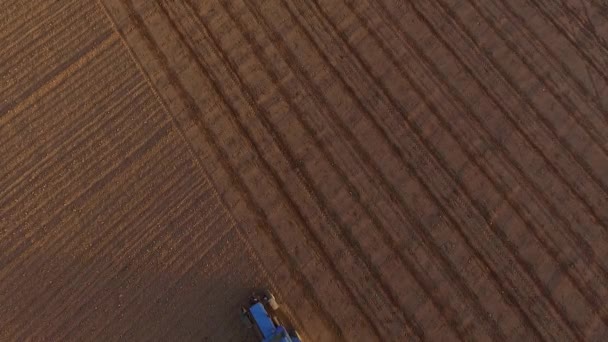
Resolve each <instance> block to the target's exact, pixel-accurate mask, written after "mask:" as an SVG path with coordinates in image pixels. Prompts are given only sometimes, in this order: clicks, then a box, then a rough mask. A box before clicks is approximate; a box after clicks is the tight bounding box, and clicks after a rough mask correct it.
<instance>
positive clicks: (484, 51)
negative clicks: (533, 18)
mask: <svg viewBox="0 0 608 342" xmlns="http://www.w3.org/2000/svg"><path fill="white" fill-rule="evenodd" d="M438 3H441V2H438ZM442 6H443V5H442ZM444 12H445V13H448V14H450V13H451V14H452V15H453V14H454V13H453V11H452V10H451V9H445V7H444ZM452 19H453V21H454V23H456V25H457V28H458V29H460V30H461V31H462V32H465V35H466V36H467V37H468V40H470V42H471V43H472V44H473V48H474V49H475V50H476V51H477V52H479V55H481V56H484V58H485V60H486V61H487V62H488V63H490V64H491V65H492V68H493V69H494V70H495V71H497V72H498V73H499V75H500V79H502V80H503V81H505V82H506V83H507V84H508V85H509V87H511V88H512V89H513V90H514V91H517V93H518V94H519V93H521V91H520V90H517V89H518V87H517V86H516V85H515V84H514V82H513V80H511V79H510V78H509V77H508V76H507V73H506V71H505V70H504V69H503V68H502V67H500V66H499V65H497V64H496V63H495V61H494V60H493V58H492V57H491V56H490V52H489V51H488V50H487V49H483V48H481V47H480V46H479V42H477V41H476V40H475V38H473V37H474V35H472V33H471V32H470V30H469V29H467V28H466V27H465V26H464V24H463V23H462V21H461V20H460V19H459V18H458V17H457V16H452ZM522 97H523V98H522ZM493 98H494V97H493ZM519 98H522V99H523V100H524V102H525V104H526V105H527V106H528V108H530V109H532V110H535V107H532V106H533V105H532V104H531V103H530V100H529V98H527V97H524V96H523V95H519ZM494 102H495V103H496V104H497V105H499V100H498V99H496V100H494ZM502 108H504V107H502ZM504 113H505V118H507V119H508V120H509V122H510V123H511V124H512V125H513V126H514V127H515V128H516V129H518V131H519V134H521V135H522V137H523V138H524V139H526V142H527V143H528V144H529V145H530V146H531V147H532V148H533V149H534V151H535V152H536V153H537V154H538V155H539V156H540V157H541V158H543V160H544V162H545V163H546V164H547V166H548V167H549V168H551V171H552V173H554V174H555V175H556V176H557V177H559V178H560V181H561V182H562V183H563V184H564V185H565V186H567V187H568V188H569V189H568V190H569V191H570V192H571V193H572V194H573V195H574V196H576V197H577V199H578V200H579V202H580V203H581V204H582V205H584V206H585V207H586V209H587V210H588V211H589V213H590V214H591V215H595V216H594V219H595V220H596V221H597V222H602V221H603V220H602V219H601V218H600V217H599V216H597V213H595V212H596V210H594V209H593V208H592V207H591V205H590V204H589V203H588V202H587V201H586V200H584V199H582V195H581V194H580V192H579V191H577V190H576V188H575V187H573V185H572V184H570V182H568V181H567V180H566V179H565V176H564V175H563V173H562V172H560V171H559V170H558V168H557V166H555V165H554V164H553V163H552V162H551V158H549V157H548V156H547V155H546V154H545V153H543V151H542V149H541V147H539V146H538V144H536V143H534V142H533V141H532V138H531V137H530V135H529V134H526V133H525V129H524V128H523V127H522V125H521V124H520V123H519V122H518V119H516V118H513V117H512V115H513V114H512V115H508V114H509V113H511V112H510V111H508V110H506V109H504ZM553 140H555V137H554V139H553ZM569 152H570V151H569ZM570 154H572V152H570ZM579 166H581V165H580V163H579ZM581 167H582V166H581ZM587 174H588V175H589V172H587Z"/></svg>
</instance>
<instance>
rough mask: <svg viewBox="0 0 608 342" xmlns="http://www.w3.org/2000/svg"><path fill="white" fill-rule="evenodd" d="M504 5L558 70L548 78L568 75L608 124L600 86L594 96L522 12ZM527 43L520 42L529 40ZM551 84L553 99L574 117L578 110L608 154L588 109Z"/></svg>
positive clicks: (589, 133) (510, 18)
mask: <svg viewBox="0 0 608 342" xmlns="http://www.w3.org/2000/svg"><path fill="white" fill-rule="evenodd" d="M501 5H502V6H503V7H504V9H506V11H502V12H501V13H506V14H508V16H509V21H510V22H512V23H514V22H515V21H517V23H516V24H517V26H519V27H522V28H524V30H520V32H521V33H522V34H523V35H524V37H525V40H528V41H534V43H532V44H531V45H532V46H533V47H534V49H535V50H536V51H537V52H538V54H539V55H540V56H542V57H543V58H544V60H545V61H546V62H550V64H552V65H553V68H554V69H555V70H554V72H552V73H548V78H551V77H552V76H554V75H557V76H561V75H566V76H567V78H569V79H570V81H568V80H567V79H566V77H564V81H565V82H568V85H569V86H570V87H572V88H574V89H576V91H578V93H579V95H580V101H581V102H583V103H584V102H586V101H591V102H592V103H593V104H594V105H595V108H592V107H591V106H589V107H588V108H589V110H593V111H594V112H595V113H594V114H595V115H597V116H598V117H599V118H600V119H601V118H603V120H604V121H603V122H601V123H600V124H603V125H605V124H606V123H608V113H607V112H606V108H605V106H604V105H603V104H602V103H600V102H599V97H600V95H599V93H598V92H597V86H596V85H594V86H593V87H595V89H592V90H593V92H594V93H592V92H591V90H589V89H587V87H586V86H585V85H584V84H583V82H582V81H581V80H580V79H578V78H576V76H575V75H574V74H573V73H572V70H570V68H569V67H568V65H567V64H566V63H565V62H564V61H563V60H562V59H560V58H559V57H558V56H557V55H556V54H555V52H554V51H552V50H551V48H550V47H549V46H548V45H547V44H546V43H545V42H544V41H543V40H542V39H541V38H540V37H539V36H538V34H537V33H536V32H535V31H534V30H533V29H532V28H531V27H530V26H529V25H528V23H527V22H526V20H525V19H524V18H522V17H521V16H520V15H519V14H518V13H516V12H515V10H514V9H513V7H512V6H511V5H510V4H509V3H507V2H501ZM525 40H517V41H525ZM521 55H522V57H524V58H525V56H526V54H525V53H521ZM539 81H541V82H543V81H544V80H543V79H541V80H539ZM551 83H552V84H551V85H550V84H549V82H547V83H545V86H546V87H547V88H548V89H550V90H551V91H552V95H553V97H554V98H555V99H556V100H558V101H560V102H562V101H563V102H562V103H561V104H562V106H563V107H564V109H565V110H567V111H568V112H569V113H570V114H572V113H573V112H576V111H578V112H579V113H578V114H579V115H576V116H575V118H576V120H577V122H582V124H581V126H582V128H583V129H584V130H585V131H586V132H587V134H588V135H589V136H590V137H592V138H594V139H595V142H596V143H597V144H598V145H599V147H600V148H601V149H602V150H603V151H604V152H605V151H606V148H605V147H602V146H607V142H606V141H607V140H608V139H606V137H605V136H603V135H602V134H601V132H598V130H601V128H599V127H597V125H594V124H593V123H591V122H590V120H588V119H587V118H586V117H585V116H584V115H583V113H587V112H588V111H587V110H584V109H582V108H580V107H579V106H577V105H576V104H574V103H573V102H572V100H571V99H570V98H569V97H568V96H567V95H564V94H556V93H558V92H559V86H558V84H559V83H560V82H555V81H553V82H551ZM556 89H557V90H556ZM573 116H574V115H573Z"/></svg>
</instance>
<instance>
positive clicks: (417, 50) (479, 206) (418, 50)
mask: <svg viewBox="0 0 608 342" xmlns="http://www.w3.org/2000/svg"><path fill="white" fill-rule="evenodd" d="M347 6H348V7H349V9H350V10H351V11H352V12H355V13H356V9H354V8H353V7H352V4H351V3H348V2H347ZM380 7H383V6H382V5H380ZM387 13H388V12H387V11H385V15H387ZM358 17H359V20H360V21H362V22H364V21H365V19H364V18H362V17H360V16H359V15H358ZM395 25H396V24H394V22H393V25H392V26H395ZM364 26H365V27H366V28H367V31H368V32H372V29H371V28H370V26H369V24H364ZM393 30H394V28H393ZM400 33H401V36H405V44H406V45H407V46H408V47H409V48H410V49H411V50H413V51H415V53H416V55H417V57H416V58H419V59H421V63H422V64H424V65H425V66H426V67H427V68H430V69H431V70H430V71H429V72H428V74H429V75H434V77H436V78H438V79H439V80H437V81H436V82H438V83H439V87H441V84H443V85H445V86H446V87H447V88H448V89H449V94H450V95H451V96H453V97H456V98H457V99H458V102H459V105H455V104H454V102H453V99H452V98H448V101H449V102H450V103H452V104H454V106H455V107H456V108H459V107H464V108H465V109H466V110H464V111H462V113H473V110H472V108H471V107H470V106H469V105H468V104H467V103H466V102H465V101H464V100H463V98H462V95H461V94H460V93H459V92H458V91H457V90H456V89H455V88H454V87H452V86H451V85H450V83H449V82H448V81H447V78H446V77H445V75H444V74H442V73H441V72H440V71H439V70H438V69H437V67H436V65H435V64H434V63H433V62H431V61H430V59H429V57H428V56H427V55H426V54H424V53H423V52H422V50H421V48H420V46H419V45H418V44H416V43H415V40H414V39H413V38H412V37H411V36H409V34H407V33H405V32H403V31H400ZM433 33H434V34H435V35H436V36H437V37H439V38H440V39H441V40H442V42H443V43H444V44H446V43H445V40H444V39H443V37H441V36H440V34H439V33H438V32H436V31H433ZM399 35H400V34H397V36H399ZM376 41H377V43H378V44H379V45H380V46H382V48H381V49H382V50H383V52H384V53H385V54H386V55H387V56H389V57H390V59H391V61H392V62H393V64H394V65H395V66H396V67H397V68H398V69H399V71H400V73H401V74H407V73H408V71H406V70H404V69H403V68H402V67H401V64H399V63H398V61H397V60H396V57H395V55H394V54H393V52H392V51H390V49H389V48H388V47H387V46H386V45H385V44H383V43H382V39H381V38H380V37H376ZM471 75H472V76H474V74H472V73H471ZM429 102H431V101H430V100H429ZM438 113H439V111H437V112H436V113H434V114H435V115H436V116H437V118H438V119H439V121H440V124H441V125H442V127H443V129H445V130H446V131H447V132H448V133H449V134H450V135H451V136H452V139H453V140H455V141H456V142H457V143H458V144H460V146H462V150H463V152H464V153H465V155H466V156H467V160H468V161H469V162H472V163H473V164H474V165H475V166H476V168H477V169H478V170H480V171H481V172H482V173H483V174H484V176H485V177H486V178H487V179H488V180H490V181H491V182H492V184H493V186H494V188H495V189H496V190H498V192H499V194H500V195H501V196H502V197H503V198H504V199H505V200H506V199H507V198H508V196H507V192H506V190H505V189H504V187H502V186H498V185H497V184H496V182H495V181H494V179H493V178H492V177H491V175H489V174H488V172H487V170H486V169H485V168H484V167H482V166H481V164H482V163H480V162H479V161H478V160H477V158H476V157H475V154H474V153H471V152H470V151H469V150H468V148H467V147H466V146H463V142H462V141H460V140H459V139H458V134H457V133H455V131H454V129H453V128H452V126H451V125H450V123H449V122H447V121H446V120H444V119H443V118H442V117H441V116H439V115H438ZM439 158H441V157H439ZM443 163H444V165H447V163H446V162H445V161H443ZM448 169H449V168H448V167H447V166H446V170H448ZM454 179H455V180H459V178H458V177H457V176H454ZM460 186H461V188H462V189H464V190H465V192H466V193H467V195H466V196H467V197H468V198H469V199H470V200H471V202H472V203H473V205H474V206H475V207H476V209H477V210H478V212H479V213H480V214H481V215H482V217H483V218H484V220H485V221H486V222H487V223H488V226H491V224H490V222H491V221H492V214H491V213H490V212H489V211H488V209H487V208H486V207H485V206H484V205H483V204H482V203H481V202H479V201H478V200H475V199H474V197H473V195H472V194H471V193H470V192H469V191H468V190H466V187H465V185H464V184H463V183H460ZM520 216H521V218H522V219H523V220H524V222H525V223H526V225H527V226H528V228H529V229H532V225H531V224H530V223H529V221H528V220H526V219H525V217H524V216H523V215H521V214H520ZM501 239H505V240H503V242H504V243H505V245H506V246H511V247H510V251H511V253H512V255H514V257H515V258H516V260H517V261H518V263H519V264H520V266H521V267H522V268H523V269H524V271H525V272H526V274H528V276H529V277H531V279H532V280H533V281H534V283H535V286H536V287H537V289H538V290H539V291H540V292H541V293H543V294H544V295H545V297H546V298H547V299H548V300H550V301H552V299H551V297H550V294H548V293H547V292H546V291H543V290H544V286H542V283H541V282H540V280H539V279H538V277H537V276H536V274H535V272H534V271H533V269H532V268H531V266H530V265H528V263H527V262H525V260H523V259H522V257H521V256H520V254H519V253H518V252H517V249H516V247H515V246H514V245H513V243H512V242H511V241H509V240H508V238H507V236H506V235H505V236H504V237H502V238H501ZM538 240H539V243H540V244H541V246H542V245H543V241H542V239H538ZM553 307H554V309H555V310H558V308H557V305H556V304H554V305H553ZM565 322H566V323H567V322H568V321H565ZM537 336H538V335H537Z"/></svg>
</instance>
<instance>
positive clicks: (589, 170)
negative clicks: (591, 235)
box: [469, 2, 608, 231]
mask: <svg viewBox="0 0 608 342" xmlns="http://www.w3.org/2000/svg"><path fill="white" fill-rule="evenodd" d="M469 3H470V4H471V6H472V7H473V8H475V10H476V11H477V12H478V13H479V15H480V16H481V17H482V18H484V21H485V22H486V23H488V25H489V26H490V27H491V28H492V29H493V31H494V32H496V34H497V35H498V36H499V37H500V38H501V39H502V40H503V42H504V43H505V46H506V47H507V48H508V49H509V50H511V52H513V53H514V54H515V55H516V56H517V57H518V58H519V59H520V60H521V61H522V63H523V64H524V65H525V66H526V68H527V69H528V70H529V71H530V72H532V73H533V74H534V75H535V76H536V77H537V79H538V80H540V81H541V83H543V84H545V85H546V86H548V84H547V80H546V78H545V77H544V76H542V75H540V74H539V73H538V71H537V70H536V68H535V67H534V66H533V65H531V62H530V61H529V60H528V58H527V57H526V56H525V53H523V52H520V51H519V49H518V45H517V44H516V43H514V42H512V41H510V40H509V39H507V38H506V37H505V35H504V33H503V30H500V28H498V27H496V25H495V20H492V18H490V19H488V18H487V16H485V15H484V14H483V12H482V11H481V8H480V7H479V6H478V5H476V4H475V2H469ZM471 40H474V39H473V38H472V37H471ZM481 50H482V51H483V52H484V55H485V56H486V58H488V59H490V58H491V57H489V56H488V55H489V53H488V51H487V50H485V49H481ZM491 62H492V61H491ZM492 64H493V65H494V66H496V64H495V63H494V62H492ZM497 70H498V71H499V72H501V73H502V74H503V75H502V78H503V79H504V80H505V81H507V83H508V84H509V85H510V86H511V87H512V88H513V89H514V90H515V91H516V92H517V93H518V94H519V97H520V98H521V99H522V100H524V102H525V103H526V105H527V106H528V108H529V109H531V110H532V111H533V112H534V113H535V116H536V117H537V118H538V119H539V121H540V122H541V123H542V125H543V126H545V128H546V129H547V130H548V132H550V134H551V135H552V136H553V137H552V139H553V140H554V141H556V142H557V143H558V144H560V145H562V146H563V147H564V149H563V150H565V151H567V152H568V156H569V157H570V158H571V159H572V160H574V161H575V162H576V163H577V164H579V166H580V168H581V169H582V170H583V171H585V173H587V175H588V177H589V178H590V180H592V181H593V182H594V183H595V184H596V185H597V187H599V188H600V189H601V190H602V191H603V192H604V194H605V195H608V186H607V185H606V184H604V182H602V179H601V178H599V177H598V176H597V175H596V173H595V172H593V167H592V166H590V165H589V164H588V162H585V161H584V160H582V159H581V158H580V157H579V155H578V154H577V153H576V151H574V149H573V146H572V144H571V143H569V142H567V141H565V140H564V139H562V138H560V135H559V134H558V132H557V131H558V129H557V127H556V126H555V125H554V124H552V123H551V122H550V120H548V119H547V118H545V117H544V116H543V115H542V111H541V109H539V108H538V106H536V105H534V103H533V102H532V100H531V98H530V97H528V96H525V95H524V94H525V92H524V91H523V90H522V89H521V88H520V87H518V86H517V84H516V82H514V81H513V80H512V79H511V78H508V76H507V75H508V73H507V72H505V71H504V69H502V68H498V67H497ZM501 70H502V71H501ZM548 89H550V90H551V89H553V87H548ZM552 95H553V97H554V98H555V99H559V98H560V97H561V96H560V95H559V94H555V93H552ZM557 101H558V102H563V100H561V101H560V100H557ZM562 105H563V106H564V109H566V112H567V111H568V107H567V105H564V104H563V103H562ZM522 131H523V129H522ZM522 134H523V133H522ZM594 142H595V143H596V144H597V147H598V148H600V149H601V150H602V152H604V155H605V157H604V158H603V159H606V157H607V156H608V152H607V151H608V149H607V148H606V147H605V146H602V144H601V143H599V142H597V141H594ZM539 150H540V147H539ZM547 160H550V158H549V157H547ZM556 169H557V167H556ZM560 175H561V174H560ZM562 177H564V180H563V181H564V182H566V184H568V185H569V187H570V188H571V191H572V192H574V193H575V194H576V195H577V196H579V197H580V201H581V202H582V203H583V204H585V205H586V206H588V210H590V211H591V213H592V214H593V215H595V218H596V219H597V220H598V221H600V222H603V220H602V219H601V218H600V217H599V216H598V213H597V210H596V209H595V208H593V207H592V206H591V205H590V204H589V203H588V202H587V201H586V200H584V199H583V196H582V194H579V193H578V191H576V188H577V187H576V186H574V185H572V184H570V183H568V182H567V181H566V180H565V176H563V175H562ZM603 224H604V226H605V227H606V229H607V231H608V226H606V225H607V223H605V222H603Z"/></svg>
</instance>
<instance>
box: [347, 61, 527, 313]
mask: <svg viewBox="0 0 608 342" xmlns="http://www.w3.org/2000/svg"><path fill="white" fill-rule="evenodd" d="M353 55H354V54H353ZM372 77H373V76H372ZM377 83H379V82H377ZM387 94H388V93H387ZM431 106H433V105H432V104H431ZM427 146H428V145H427ZM402 159H403V160H405V158H403V157H402ZM425 185H426V184H425ZM427 188H428V186H427ZM428 191H429V192H431V190H428ZM431 193H432V192H431ZM433 196H434V197H435V195H434V194H433ZM435 200H436V202H437V203H438V204H439V205H441V206H443V204H441V203H440V202H439V201H438V199H437V197H435ZM443 210H444V211H445V208H444V209H443ZM450 220H452V222H451V223H452V224H453V225H455V226H457V223H456V222H455V221H454V219H453V217H450ZM498 233H499V232H498ZM498 233H497V234H498ZM463 235H464V233H463ZM497 236H498V237H501V235H500V234H498V235H497ZM467 239H468V238H467ZM503 243H504V241H503ZM469 246H470V248H471V249H472V250H474V251H476V250H475V249H473V247H472V244H471V243H470V242H469ZM511 249H512V247H511ZM476 253H479V252H478V251H476ZM477 257H478V258H480V256H479V255H477ZM480 260H481V261H482V262H484V263H486V261H485V260H484V259H483V258H481V259H480ZM486 267H487V264H486ZM487 268H489V267H487ZM492 276H493V277H495V278H494V279H495V283H496V284H497V286H499V287H502V286H503V285H502V283H501V282H500V281H499V280H498V279H497V278H496V277H497V274H496V273H495V271H494V272H493V273H492ZM503 292H504V291H501V293H502V294H503V295H505V293H503ZM506 295H507V296H510V294H506ZM510 300H513V299H512V298H511V299H510ZM507 301H509V298H507ZM513 303H516V302H511V303H510V304H512V305H513ZM515 305H516V304H515ZM520 310H521V311H523V308H521V307H520Z"/></svg>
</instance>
